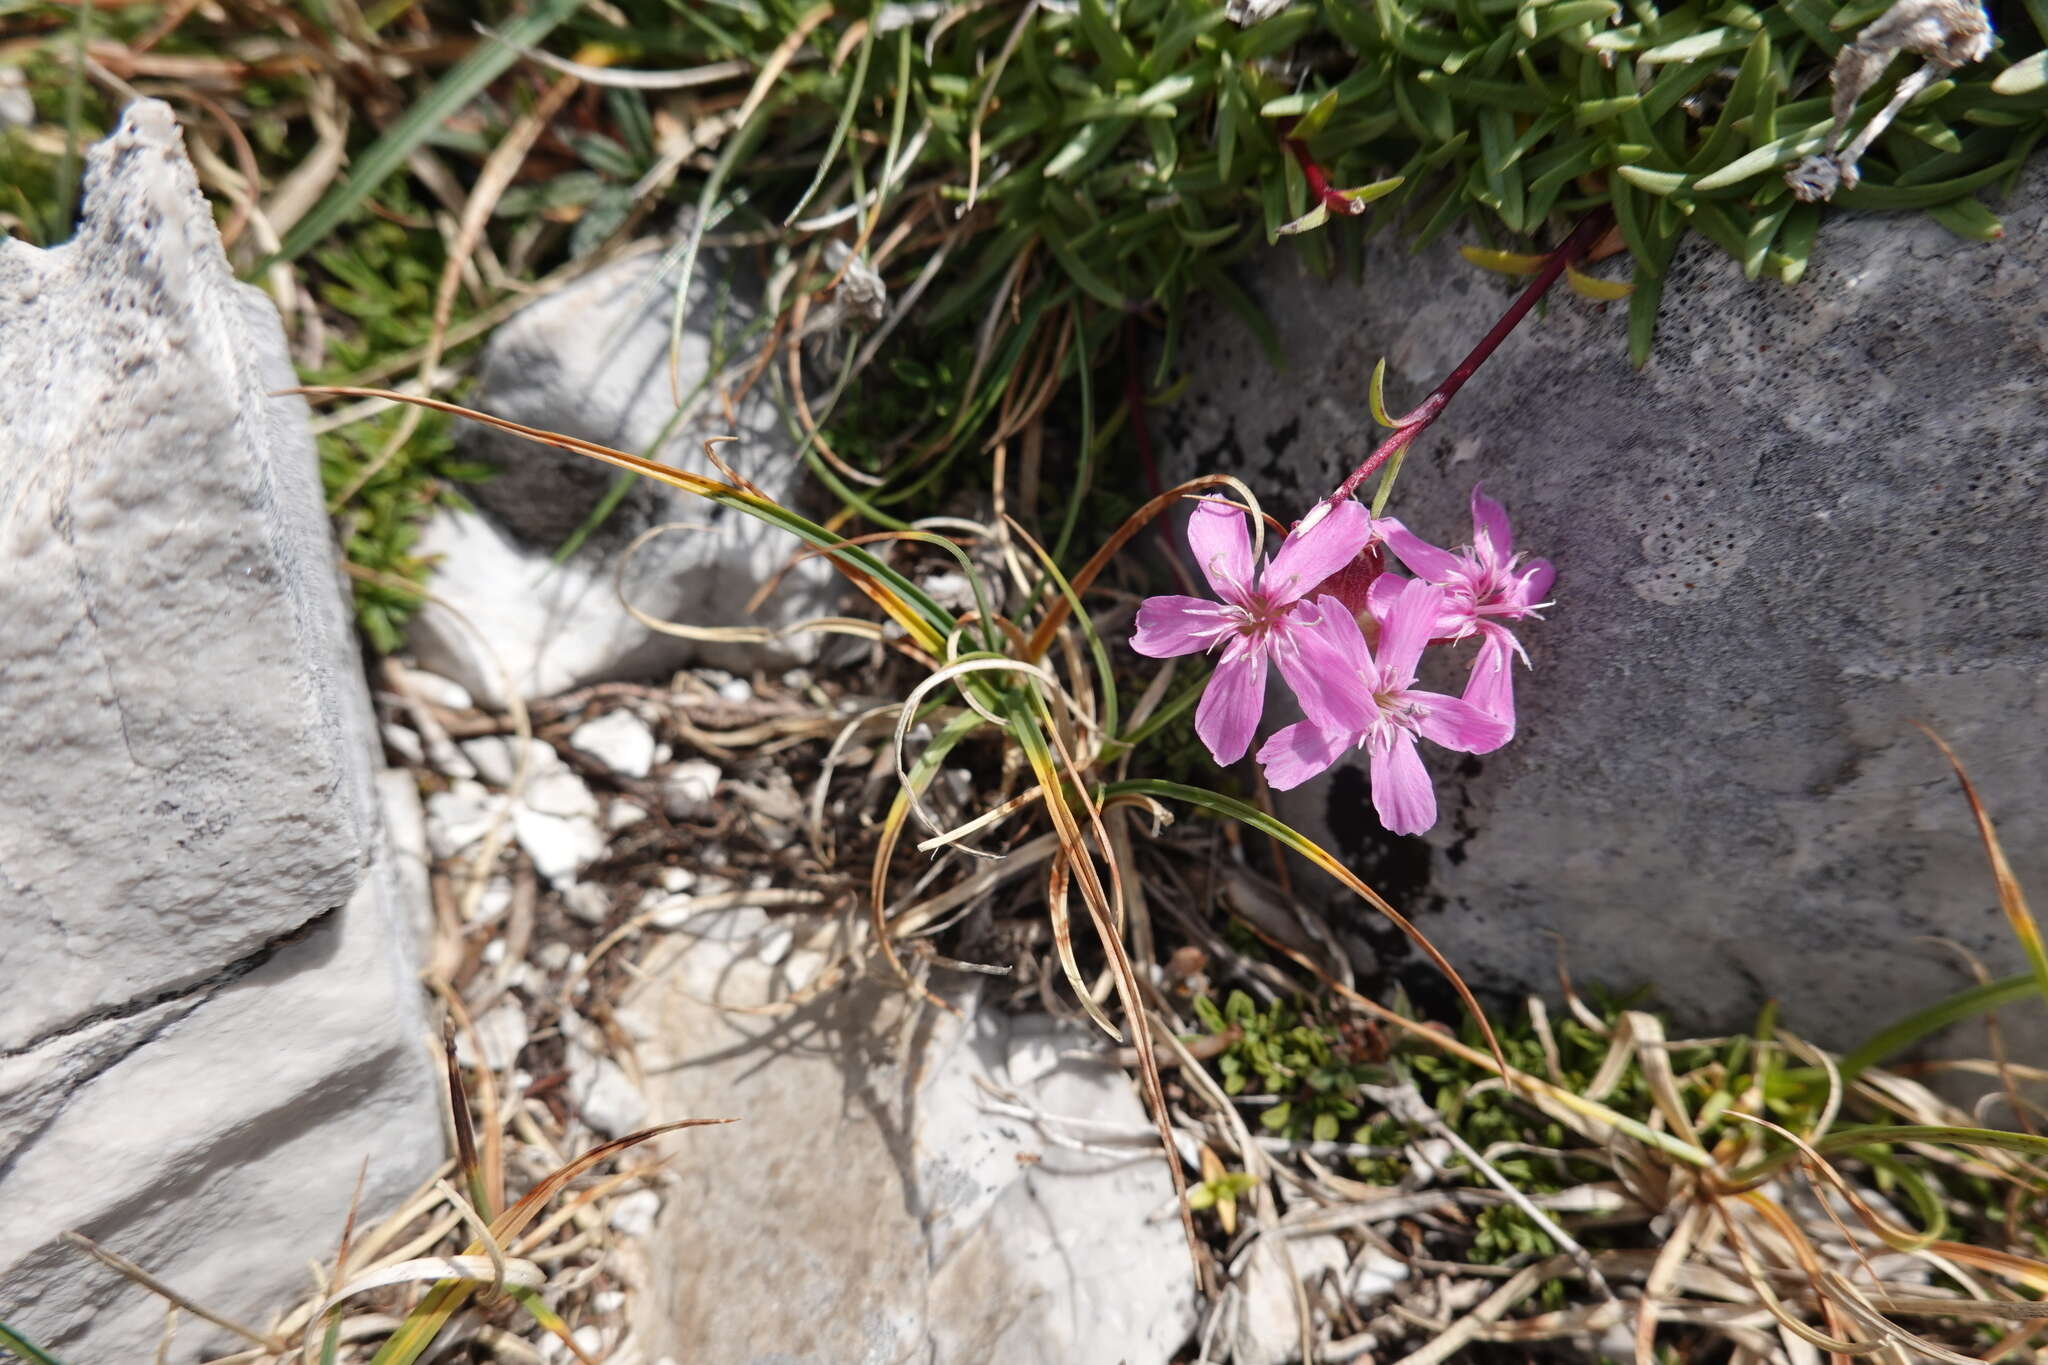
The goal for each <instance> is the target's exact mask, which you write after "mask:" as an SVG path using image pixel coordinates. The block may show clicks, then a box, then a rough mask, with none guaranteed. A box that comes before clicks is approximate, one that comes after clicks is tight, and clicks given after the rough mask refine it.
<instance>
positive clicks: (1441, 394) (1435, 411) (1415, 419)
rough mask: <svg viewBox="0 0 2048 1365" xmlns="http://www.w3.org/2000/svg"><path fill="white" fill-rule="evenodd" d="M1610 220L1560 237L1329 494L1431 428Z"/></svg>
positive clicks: (1602, 213) (1352, 486) (1353, 483)
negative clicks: (1440, 377) (1496, 314)
mask: <svg viewBox="0 0 2048 1365" xmlns="http://www.w3.org/2000/svg"><path fill="white" fill-rule="evenodd" d="M1311 183H1313V182H1311ZM1608 219H1609V215H1608V211H1607V210H1606V209H1595V210H1594V211H1593V212H1591V213H1589V214H1587V215H1586V216H1585V217H1584V218H1581V219H1580V220H1579V225H1578V226H1577V227H1575V228H1573V229H1572V231H1571V235H1570V236H1568V237H1566V238H1565V239H1564V241H1562V242H1560V243H1559V244H1558V246H1557V249H1556V250H1554V251H1552V252H1551V253H1550V255H1549V257H1548V258H1547V259H1546V260H1545V261H1544V262H1543V268H1542V269H1541V270H1539V271H1537V272H1536V278H1534V279H1532V280H1530V281H1529V287H1528V288H1526V289H1524V290H1523V291H1522V292H1521V295H1520V296H1519V297H1517V298H1516V299H1515V301H1514V303H1513V304H1512V305H1511V306H1510V307H1509V308H1508V311H1507V312H1505V313H1503V314H1501V316H1500V321H1499V322H1496V323H1494V324H1493V330H1492V331H1490V332H1488V333H1487V334H1486V335H1485V336H1484V337H1483V338H1481V339H1480V342H1479V344H1478V345H1477V346H1474V347H1473V348H1472V353H1471V354H1470V355H1468V356H1466V357H1465V358H1464V359H1463V360H1461V361H1459V362H1458V368H1457V369H1455V370H1452V371H1451V373H1450V376H1449V378H1447V379H1445V380H1444V382H1443V383H1441V384H1439V385H1437V386H1436V389H1435V390H1434V391H1433V392H1432V393H1431V394H1430V395H1429V397H1427V398H1425V399H1423V400H1422V406H1421V407H1419V408H1417V409H1415V411H1413V412H1411V413H1409V414H1408V415H1407V416H1405V417H1403V418H1402V419H1401V420H1400V422H1399V423H1398V424H1397V425H1396V426H1395V428H1394V431H1393V434H1392V435H1390V436H1388V437H1387V439H1386V440H1384V441H1382V442H1380V445H1379V449H1377V450H1375V451H1373V453H1372V454H1371V455H1370V456H1368V457H1367V459H1366V461H1365V463H1364V464H1362V465H1360V466H1359V467H1358V468H1356V469H1354V470H1352V471H1351V477H1349V478H1347V479H1345V480H1344V482H1343V483H1341V484H1339V485H1337V491H1336V492H1334V493H1332V494H1331V495H1330V501H1331V502H1338V501H1341V500H1343V499H1345V498H1348V497H1350V496H1351V495H1352V494H1353V493H1356V492H1357V491H1358V485H1360V484H1362V483H1364V482H1365V481H1366V480H1367V479H1369V478H1371V477H1372V475H1373V473H1374V471H1375V470H1377V469H1378V468H1379V467H1380V466H1381V465H1383V464H1385V463H1386V462H1387V461H1388V460H1390V459H1392V458H1393V456H1394V454H1395V452H1397V451H1400V450H1405V449H1406V448H1407V447H1408V444H1409V443H1410V442H1411V441H1413V440H1414V439H1415V438H1416V437H1417V436H1420V435H1421V434H1422V433H1423V432H1424V431H1426V430H1427V429H1428V428H1429V425H1430V423H1432V422H1434V421H1436V419H1437V417H1438V416H1439V415H1440V414H1441V413H1442V412H1443V410H1444V408H1445V407H1446V406H1447V405H1449V403H1450V401H1451V399H1453V398H1454V397H1456V396H1457V393H1458V390H1459V389H1462V388H1464V387H1465V381H1466V380H1468V379H1470V378H1471V377H1472V376H1473V375H1474V374H1477V373H1478V372H1479V367H1480V366H1481V365H1484V364H1485V363H1486V362H1487V360H1488V359H1489V358H1490V357H1491V356H1492V355H1493V353H1494V352H1495V351H1497V350H1499V349H1500V344H1501V343H1502V342H1503V341H1506V340H1507V339H1508V335H1509V334H1510V333H1511V332H1513V331H1514V330H1515V328H1516V327H1517V326H1518V325H1519V324H1520V323H1521V321H1522V319H1523V318H1525V317H1527V316H1528V315H1529V310H1530V309H1531V308H1534V307H1535V306H1536V301H1537V300H1538V299H1540V298H1542V297H1543V296H1544V295H1545V294H1546V293H1548V292H1549V291H1550V286H1551V285H1553V284H1556V283H1557V277H1558V276H1559V275H1562V274H1564V272H1565V267H1566V266H1568V265H1570V264H1571V263H1572V262H1573V261H1576V260H1578V259H1579V258H1580V257H1581V256H1584V255H1585V254H1586V253H1587V252H1588V251H1590V250H1592V248H1593V243H1595V242H1597V241H1599V240H1600V235H1601V234H1602V233H1604V232H1605V231H1607V224H1608Z"/></svg>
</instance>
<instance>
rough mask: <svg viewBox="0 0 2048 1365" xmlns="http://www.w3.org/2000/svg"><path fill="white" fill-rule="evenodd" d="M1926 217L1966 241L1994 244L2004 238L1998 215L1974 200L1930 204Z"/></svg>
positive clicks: (2003, 229) (2003, 230) (2003, 228)
mask: <svg viewBox="0 0 2048 1365" xmlns="http://www.w3.org/2000/svg"><path fill="white" fill-rule="evenodd" d="M1927 216H1928V217H1929V218H1932V219H1933V220H1934V221H1935V222H1937V223H1939V224H1941V225H1942V226H1943V227H1945V228H1947V229H1948V230H1949V231H1950V232H1953V233H1954V234H1955V235H1956V236H1958V237H1961V238H1963V239H1965V240H1966V241H1972V242H1995V241H1997V240H1998V239H1999V238H2001V237H2003V236H2005V224H2004V223H2003V222H2001V221H2000V220H1999V217H1998V215H1997V214H1995V213H1993V212H1992V211H1991V210H1990V209H1988V208H1986V207H1984V205H1983V203H1982V202H1981V201H1979V200H1976V199H1958V200H1955V201H1954V202H1952V203H1947V204H1930V205H1929V206H1928V208H1927Z"/></svg>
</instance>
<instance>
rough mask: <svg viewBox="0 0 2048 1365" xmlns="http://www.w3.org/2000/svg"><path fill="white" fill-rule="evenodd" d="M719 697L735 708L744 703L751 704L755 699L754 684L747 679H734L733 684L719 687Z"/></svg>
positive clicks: (724, 683) (722, 684)
mask: <svg viewBox="0 0 2048 1365" xmlns="http://www.w3.org/2000/svg"><path fill="white" fill-rule="evenodd" d="M718 695H719V698H720V699H721V700H723V701H729V702H731V703H733V704H734V705H735V706H737V705H740V704H741V703H743V702H750V701H752V700H753V699H754V688H753V684H751V683H749V682H748V681H747V680H746V679H745V678H734V679H733V680H732V681H731V682H723V683H720V684H719V685H718Z"/></svg>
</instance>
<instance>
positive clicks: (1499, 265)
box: [1380, 245, 1550, 425]
mask: <svg viewBox="0 0 2048 1365" xmlns="http://www.w3.org/2000/svg"><path fill="white" fill-rule="evenodd" d="M1458 254H1459V255H1460V256H1463V257H1464V258H1465V259H1466V260H1468V261H1470V262H1471V263H1472V264H1474V265H1476V266H1478V267H1479V268H1480V269H1481V270H1491V271H1492V272H1494V273H1495V274H1496V275H1533V274H1535V273H1536V272H1537V271H1539V270H1541V269H1542V268H1543V267H1544V265H1545V263H1546V262H1548V261H1549V259H1550V258H1549V257H1548V256H1534V255H1530V254H1529V253H1527V252H1522V251H1496V250H1494V249H1493V248H1491V247H1483V246H1471V245H1466V246H1461V247H1459V248H1458ZM1380 363H1381V364H1383V365H1384V364H1385V363H1386V362H1385V361H1381V362H1380ZM1388 425H1392V424H1391V423H1388Z"/></svg>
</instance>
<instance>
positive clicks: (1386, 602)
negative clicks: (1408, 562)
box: [1365, 573, 1416, 629]
mask: <svg viewBox="0 0 2048 1365" xmlns="http://www.w3.org/2000/svg"><path fill="white" fill-rule="evenodd" d="M1415 581H1416V580H1415V579H1412V578H1403V577H1401V575H1399V574H1397V573H1383V574H1381V575H1380V576H1379V577H1378V578H1375V579H1374V580H1373V581H1372V587H1371V589H1370V590H1368V591H1367V593H1366V595H1365V604H1366V607H1365V609H1366V610H1367V611H1368V612H1370V613H1372V619H1373V620H1375V621H1377V622H1379V623H1380V627H1381V628H1382V629H1385V627H1386V624H1387V617H1388V616H1389V615H1390V614H1392V612H1393V610H1394V603H1396V602H1398V601H1400V600H1401V594H1402V593H1403V592H1405V591H1407V588H1408V585H1409V584H1410V583H1413V582H1415Z"/></svg>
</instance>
